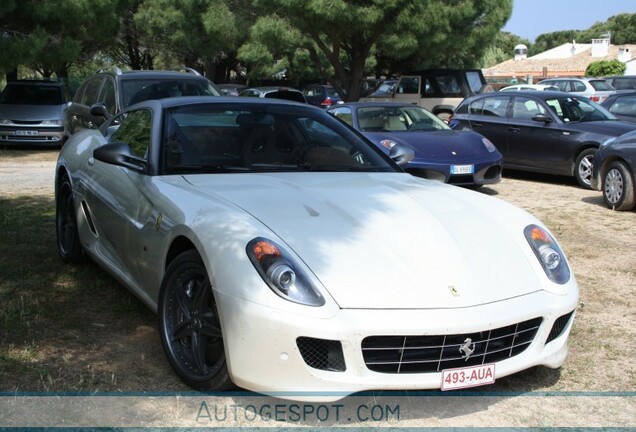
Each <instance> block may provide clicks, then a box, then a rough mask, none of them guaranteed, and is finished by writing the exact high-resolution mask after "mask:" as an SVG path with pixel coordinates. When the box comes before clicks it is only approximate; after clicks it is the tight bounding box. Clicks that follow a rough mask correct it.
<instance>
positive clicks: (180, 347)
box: [158, 250, 232, 391]
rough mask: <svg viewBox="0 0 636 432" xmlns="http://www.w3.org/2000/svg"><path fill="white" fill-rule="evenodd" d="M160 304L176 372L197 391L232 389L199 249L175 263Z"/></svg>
mask: <svg viewBox="0 0 636 432" xmlns="http://www.w3.org/2000/svg"><path fill="white" fill-rule="evenodd" d="M158 306H159V308H158V309H159V310H158V312H159V332H160V335H161V342H162V344H163V348H164V351H165V352H166V355H167V356H168V360H169V361H170V364H171V366H172V368H173V369H174V370H175V372H176V373H177V375H179V377H180V378H181V379H182V380H183V381H184V382H185V383H186V384H188V385H189V386H190V387H192V388H194V389H197V390H208V391H220V390H227V389H229V388H231V387H232V381H231V379H230V376H229V373H228V370H227V364H226V359H225V349H224V347H223V332H222V330H221V324H220V320H219V315H218V311H217V306H216V302H215V299H214V294H213V292H212V287H211V285H210V279H209V278H208V275H207V272H206V269H205V266H204V265H203V261H202V260H201V257H200V256H199V254H198V253H197V251H195V250H190V251H186V252H183V253H182V254H180V255H179V256H177V257H176V258H175V259H174V261H172V263H170V265H169V266H168V270H167V271H166V275H165V277H164V280H163V283H162V285H161V292H160V294H159V305H158Z"/></svg>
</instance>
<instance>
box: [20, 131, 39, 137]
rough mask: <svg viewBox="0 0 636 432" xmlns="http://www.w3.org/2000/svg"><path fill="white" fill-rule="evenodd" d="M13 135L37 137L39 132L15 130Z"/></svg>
mask: <svg viewBox="0 0 636 432" xmlns="http://www.w3.org/2000/svg"><path fill="white" fill-rule="evenodd" d="M15 134H16V135H17V136H38V135H39V134H40V132H38V131H36V130H17V131H15Z"/></svg>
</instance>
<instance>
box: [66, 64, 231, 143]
mask: <svg viewBox="0 0 636 432" xmlns="http://www.w3.org/2000/svg"><path fill="white" fill-rule="evenodd" d="M195 95H197V96H198V95H200V96H219V92H218V90H217V89H216V88H215V87H214V85H213V84H212V82H211V81H210V80H208V79H207V78H206V77H204V76H203V75H201V74H199V73H198V72H197V71H195V70H194V69H186V70H185V71H184V72H181V71H157V70H143V71H141V70H139V71H134V70H133V71H121V70H120V69H119V68H114V69H112V70H100V71H99V72H97V73H96V74H94V75H92V76H91V77H89V78H87V79H86V80H85V81H84V82H83V83H82V84H81V86H80V87H79V89H78V90H77V92H76V93H75V97H74V98H73V103H72V104H71V106H70V107H69V109H68V110H67V111H66V127H67V134H68V135H72V134H74V133H76V132H78V131H80V130H83V129H96V128H98V127H99V126H100V125H101V124H102V123H104V121H105V120H106V119H107V118H108V117H110V116H112V115H114V114H117V113H119V112H120V111H122V110H123V109H124V108H126V107H128V105H133V104H136V103H139V102H142V101H144V100H147V99H160V98H166V97H173V96H195Z"/></svg>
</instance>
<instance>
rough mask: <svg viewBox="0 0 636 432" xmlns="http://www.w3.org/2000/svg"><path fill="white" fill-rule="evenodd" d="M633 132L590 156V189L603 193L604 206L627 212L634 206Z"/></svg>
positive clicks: (635, 153)
mask: <svg viewBox="0 0 636 432" xmlns="http://www.w3.org/2000/svg"><path fill="white" fill-rule="evenodd" d="M635 170H636V132H631V133H628V134H625V135H623V136H620V137H618V138H616V139H615V140H612V141H608V142H607V143H605V144H604V145H602V146H601V148H600V149H599V151H598V152H597V153H596V155H595V156H594V165H593V176H592V188H593V189H596V190H600V191H603V200H604V201H605V205H606V206H607V207H609V208H611V209H613V210H631V209H633V208H634V205H635V204H636V191H635V190H634V176H635V174H636V172H635Z"/></svg>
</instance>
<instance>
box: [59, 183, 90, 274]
mask: <svg viewBox="0 0 636 432" xmlns="http://www.w3.org/2000/svg"><path fill="white" fill-rule="evenodd" d="M55 198H56V199H55V232H56V235H57V250H58V252H59V254H60V258H62V261H64V262H66V263H73V264H79V263H83V262H84V250H83V249H82V244H81V242H80V239H79V233H78V231H77V218H76V217H75V203H74V200H73V187H72V186H71V181H70V180H69V178H68V175H67V174H63V175H62V177H61V180H60V183H59V185H58V188H57V196H56V197H55Z"/></svg>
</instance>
